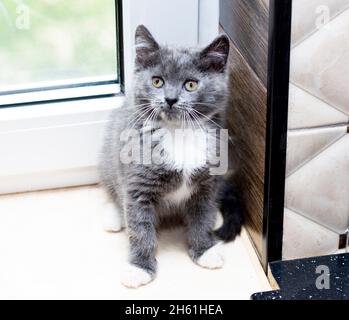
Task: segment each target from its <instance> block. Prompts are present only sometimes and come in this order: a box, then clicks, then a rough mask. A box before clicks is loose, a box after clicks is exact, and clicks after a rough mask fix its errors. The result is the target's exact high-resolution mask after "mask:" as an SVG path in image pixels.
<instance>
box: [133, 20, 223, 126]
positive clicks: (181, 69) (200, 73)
mask: <svg viewBox="0 0 349 320" xmlns="http://www.w3.org/2000/svg"><path fill="white" fill-rule="evenodd" d="M228 54H229V40H228V38H227V37H226V36H224V35H222V36H219V37H218V38H216V39H215V40H214V41H213V42H212V43H211V44H210V45H209V46H207V47H206V48H204V49H203V50H200V49H170V48H168V47H165V46H160V45H159V44H158V43H157V42H156V41H155V39H154V38H153V36H152V35H151V33H150V32H149V31H148V30H147V29H146V28H145V27H144V26H139V27H138V28H137V30H136V68H135V100H136V105H138V106H139V110H140V111H141V110H142V111H144V112H146V111H147V110H148V113H146V114H145V118H148V117H150V119H152V120H158V121H162V122H181V121H188V122H189V121H191V123H193V122H194V123H195V121H196V123H197V122H198V121H199V120H200V121H201V123H203V122H206V121H208V119H207V118H211V117H212V116H214V115H215V114H217V112H220V111H222V109H223V108H224V107H225V100H226V96H227V76H226V69H227V68H226V65H227V59H228ZM152 111H153V112H152ZM147 116H148V117H147Z"/></svg>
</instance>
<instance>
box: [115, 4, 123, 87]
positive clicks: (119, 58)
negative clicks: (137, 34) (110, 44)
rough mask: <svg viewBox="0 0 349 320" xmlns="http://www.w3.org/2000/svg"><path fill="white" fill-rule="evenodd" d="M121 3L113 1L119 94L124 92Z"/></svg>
mask: <svg viewBox="0 0 349 320" xmlns="http://www.w3.org/2000/svg"><path fill="white" fill-rule="evenodd" d="M122 1H123V0H115V14H116V37H117V38H116V45H117V65H118V80H119V83H120V90H121V92H123V93H124V92H125V68H124V29H123V17H122Z"/></svg>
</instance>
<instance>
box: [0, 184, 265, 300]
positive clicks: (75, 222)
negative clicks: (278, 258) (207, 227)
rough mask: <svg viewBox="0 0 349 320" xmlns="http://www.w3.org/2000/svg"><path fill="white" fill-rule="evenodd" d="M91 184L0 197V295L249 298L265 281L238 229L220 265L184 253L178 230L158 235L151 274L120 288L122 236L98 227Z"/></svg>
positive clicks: (99, 211) (96, 195) (99, 199)
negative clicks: (209, 266)
mask: <svg viewBox="0 0 349 320" xmlns="http://www.w3.org/2000/svg"><path fill="white" fill-rule="evenodd" d="M105 201H106V198H105V195H104V192H103V191H102V190H101V189H100V188H98V187H97V186H89V187H80V188H70V189H63V190H53V191H43V192H32V193H25V194H16V195H5V196H0V257H1V263H0V299H136V300H137V299H223V300H225V299H229V300H230V299H250V296H251V295H252V294H253V293H256V292H261V291H266V290H270V289H271V288H270V286H269V284H268V281H267V279H266V277H265V276H264V273H263V270H262V269H261V267H260V265H259V263H258V260H257V257H256V255H255V253H254V250H253V248H252V245H251V242H250V241H249V239H248V236H247V234H246V232H245V231H243V233H242V235H241V236H240V237H239V238H238V239H237V240H236V241H235V242H234V243H230V244H227V245H225V247H224V250H225V266H224V268H223V269H220V270H205V269H202V268H200V267H199V266H197V265H195V264H194V263H192V261H191V260H190V259H189V257H188V255H187V253H186V248H185V241H184V234H183V231H182V230H180V229H178V230H172V231H166V232H164V233H162V234H161V235H160V240H159V250H158V254H157V256H158V261H159V272H158V276H157V278H156V279H155V281H153V282H152V283H151V284H149V285H148V286H145V287H141V288H139V289H127V288H125V287H123V286H122V285H121V284H120V278H119V277H120V273H121V268H123V266H124V264H125V261H126V259H127V246H128V245H127V237H126V235H125V233H124V232H122V233H118V234H112V233H107V232H105V231H103V227H102V225H103V206H104V203H105Z"/></svg>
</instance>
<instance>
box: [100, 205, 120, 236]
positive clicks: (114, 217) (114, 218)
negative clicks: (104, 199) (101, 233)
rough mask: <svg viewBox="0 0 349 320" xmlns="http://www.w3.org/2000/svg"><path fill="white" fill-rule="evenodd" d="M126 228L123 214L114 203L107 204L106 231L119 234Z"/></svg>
mask: <svg viewBox="0 0 349 320" xmlns="http://www.w3.org/2000/svg"><path fill="white" fill-rule="evenodd" d="M123 228H124V221H123V218H122V216H121V213H120V212H118V210H117V208H116V207H115V205H114V204H113V203H109V202H108V203H107V204H106V205H105V208H104V230H105V231H107V232H119V231H121V230H122V229H123Z"/></svg>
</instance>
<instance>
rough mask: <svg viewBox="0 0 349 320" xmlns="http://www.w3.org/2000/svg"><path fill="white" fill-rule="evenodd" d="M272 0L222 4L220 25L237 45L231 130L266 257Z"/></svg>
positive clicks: (250, 223)
mask: <svg viewBox="0 0 349 320" xmlns="http://www.w3.org/2000/svg"><path fill="white" fill-rule="evenodd" d="M268 6H269V0H254V1H241V0H221V1H220V24H221V27H222V31H223V32H225V33H226V34H227V35H228V36H229V38H230V40H231V54H230V59H229V63H230V73H231V77H230V88H231V103H230V108H229V109H228V121H229V129H230V130H231V132H232V134H233V136H234V146H233V147H232V150H231V151H232V155H233V157H234V160H235V163H236V168H238V171H237V175H236V182H237V184H238V186H239V189H240V191H241V197H242V203H243V206H244V210H245V213H246V219H247V229H248V231H249V234H250V236H251V238H252V240H253V243H254V245H255V247H256V249H257V252H258V254H259V255H260V258H261V257H262V255H263V205H264V201H263V200H264V199H263V198H264V166H265V142H266V141H265V140H266V113H267V78H268V71H267V69H268V66H267V64H268V25H269V11H268Z"/></svg>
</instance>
